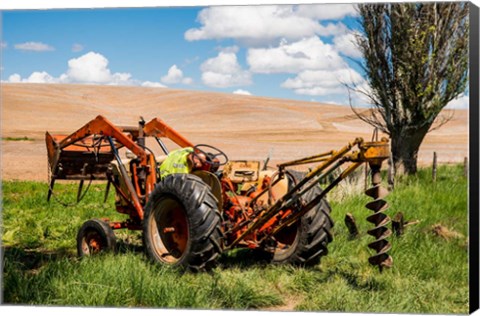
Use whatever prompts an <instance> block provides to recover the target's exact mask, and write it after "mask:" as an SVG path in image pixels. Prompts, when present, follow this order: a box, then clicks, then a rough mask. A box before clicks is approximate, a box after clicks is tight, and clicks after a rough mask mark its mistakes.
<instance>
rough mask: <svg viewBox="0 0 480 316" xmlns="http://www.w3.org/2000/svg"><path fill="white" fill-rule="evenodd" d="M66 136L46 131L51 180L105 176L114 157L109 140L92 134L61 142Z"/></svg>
mask: <svg viewBox="0 0 480 316" xmlns="http://www.w3.org/2000/svg"><path fill="white" fill-rule="evenodd" d="M66 137H68V136H65V135H51V134H50V133H48V132H47V133H46V135H45V142H46V145H47V154H48V164H49V168H50V171H51V180H53V179H58V180H85V179H93V180H105V179H106V171H107V169H108V167H109V165H110V162H111V161H112V160H114V159H115V157H114V154H113V152H112V150H111V147H110V145H109V144H108V142H106V141H105V140H103V139H95V138H94V137H93V136H89V137H85V138H83V139H81V140H79V141H77V142H75V143H73V144H70V145H67V146H62V144H61V143H62V141H63V140H64V139H65V138H66Z"/></svg>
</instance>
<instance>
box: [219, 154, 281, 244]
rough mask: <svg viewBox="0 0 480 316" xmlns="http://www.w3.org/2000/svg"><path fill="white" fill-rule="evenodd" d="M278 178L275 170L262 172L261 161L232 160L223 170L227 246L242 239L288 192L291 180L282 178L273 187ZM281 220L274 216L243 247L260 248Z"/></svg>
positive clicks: (222, 181)
mask: <svg viewBox="0 0 480 316" xmlns="http://www.w3.org/2000/svg"><path fill="white" fill-rule="evenodd" d="M276 177H277V173H276V171H275V170H262V171H260V162H258V161H245V160H242V161H230V162H228V163H227V164H226V165H225V168H224V170H223V174H222V178H221V184H222V194H223V218H224V232H225V235H226V238H227V244H229V243H230V242H233V241H234V240H236V239H237V238H238V237H240V236H241V235H242V234H243V232H244V231H245V230H246V229H247V227H248V225H247V224H248V223H251V222H252V221H253V219H255V218H257V217H258V215H260V214H261V213H262V212H264V211H265V210H267V209H268V208H269V207H270V206H271V205H272V204H273V203H274V202H275V201H276V200H277V199H279V198H281V197H282V196H283V195H284V194H285V193H286V192H287V191H288V180H287V179H286V178H285V179H280V180H279V181H276V183H275V185H273V186H272V183H273V180H275V179H276ZM282 215H283V212H280V213H279V217H274V218H272V220H270V221H269V222H268V223H266V224H265V225H264V226H263V227H262V228H261V229H259V230H258V231H256V232H255V233H252V234H251V235H250V236H248V237H247V238H245V240H244V242H242V244H241V245H242V246H244V247H248V248H252V249H254V248H257V247H259V246H260V245H259V243H258V240H259V238H258V237H260V236H262V235H264V234H265V233H268V232H270V231H271V230H272V229H273V227H274V226H275V224H276V223H277V222H278V220H279V219H280V218H281V216H282Z"/></svg>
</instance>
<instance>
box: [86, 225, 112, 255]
mask: <svg viewBox="0 0 480 316" xmlns="http://www.w3.org/2000/svg"><path fill="white" fill-rule="evenodd" d="M115 246H116V241H115V234H114V233H113V230H112V228H111V227H110V226H109V225H108V224H107V223H106V222H104V221H102V220H100V219H92V220H88V221H86V222H85V223H83V225H82V227H81V228H80V229H79V230H78V234H77V252H78V255H79V256H80V257H84V256H91V255H93V254H96V253H99V252H108V251H112V250H115Z"/></svg>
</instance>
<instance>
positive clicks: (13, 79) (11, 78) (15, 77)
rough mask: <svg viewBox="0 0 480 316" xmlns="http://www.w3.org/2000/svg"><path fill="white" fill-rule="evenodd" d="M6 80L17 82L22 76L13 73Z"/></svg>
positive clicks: (20, 80)
mask: <svg viewBox="0 0 480 316" xmlns="http://www.w3.org/2000/svg"><path fill="white" fill-rule="evenodd" d="M7 82H12V83H17V82H22V77H21V76H20V75H19V74H13V75H10V77H8V81H7Z"/></svg>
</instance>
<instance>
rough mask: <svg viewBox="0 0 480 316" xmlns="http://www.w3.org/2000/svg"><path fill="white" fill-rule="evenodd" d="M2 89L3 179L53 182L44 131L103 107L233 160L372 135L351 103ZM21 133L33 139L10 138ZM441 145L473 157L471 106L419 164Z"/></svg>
mask: <svg viewBox="0 0 480 316" xmlns="http://www.w3.org/2000/svg"><path fill="white" fill-rule="evenodd" d="M0 93H1V95H0V96H1V107H2V119H1V124H2V139H3V140H2V148H1V152H2V156H1V166H2V178H3V179H4V180H12V179H18V180H37V181H46V180H47V177H48V174H47V170H48V167H47V155H46V148H45V142H44V137H45V131H49V132H51V133H66V134H69V133H71V132H73V131H75V130H76V129H78V128H80V127H81V126H82V125H84V124H85V123H87V122H88V121H90V120H91V119H93V118H95V117H96V116H97V115H99V114H102V115H104V116H105V117H106V118H108V119H109V120H110V121H112V122H114V123H115V124H118V125H136V124H137V122H138V119H139V117H140V116H143V117H144V118H145V120H146V121H149V120H150V119H152V118H154V117H159V118H161V119H162V120H164V121H165V122H166V123H167V124H169V125H170V126H172V127H173V128H175V129H176V130H177V131H179V132H180V133H181V134H183V135H184V136H185V137H187V138H188V139H190V140H191V141H192V142H193V143H207V144H210V145H213V146H217V147H219V148H221V149H222V150H223V151H225V153H226V154H227V155H228V156H229V157H230V158H231V159H258V160H264V159H265V158H266V157H267V155H268V154H269V153H270V154H271V160H270V161H271V162H272V163H276V162H280V161H285V160H290V159H296V158H301V157H304V156H309V155H313V154H317V153H321V152H324V151H329V150H332V149H338V148H340V147H342V146H344V145H345V144H347V143H348V142H349V141H352V140H353V139H355V137H364V138H365V139H370V138H371V135H372V128H371V127H370V126H369V125H367V124H366V123H364V122H362V121H360V120H359V119H357V118H356V117H355V116H354V115H353V114H352V111H351V109H350V107H348V106H333V105H327V104H320V103H313V102H301V101H294V100H283V99H274V98H262V97H255V96H243V95H234V94H222V93H212V92H200V91H186V90H172V89H162V88H140V87H113V86H88V85H50V84H48V85H47V84H4V83H2V85H1V91H0ZM445 114H446V115H448V114H449V113H448V111H447V112H446V113H445ZM18 137H27V138H28V139H29V140H27V141H18V140H6V139H7V138H18ZM148 145H149V144H148V143H147V146H148ZM150 147H152V148H153V147H154V146H153V145H152V146H150ZM155 151H157V152H159V153H160V150H156V149H155ZM434 151H436V152H437V153H438V159H439V162H462V161H463V159H464V157H466V156H468V111H466V110H457V111H455V113H454V117H453V119H452V120H451V121H450V122H448V123H447V124H446V125H444V126H442V127H441V128H440V129H438V130H436V131H433V132H432V133H430V134H429V135H427V138H426V140H425V141H424V144H423V145H422V147H421V149H420V153H419V164H420V165H426V164H430V163H431V161H432V154H433V152H434Z"/></svg>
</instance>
